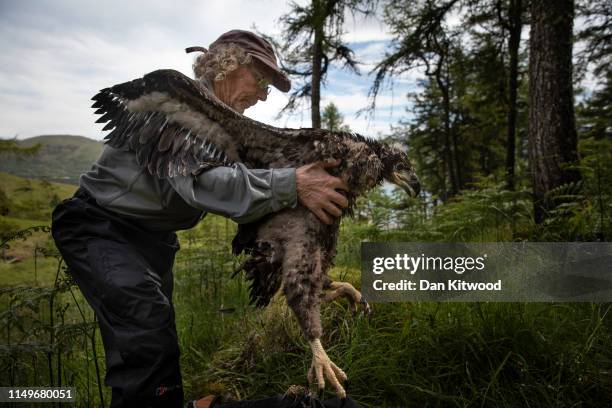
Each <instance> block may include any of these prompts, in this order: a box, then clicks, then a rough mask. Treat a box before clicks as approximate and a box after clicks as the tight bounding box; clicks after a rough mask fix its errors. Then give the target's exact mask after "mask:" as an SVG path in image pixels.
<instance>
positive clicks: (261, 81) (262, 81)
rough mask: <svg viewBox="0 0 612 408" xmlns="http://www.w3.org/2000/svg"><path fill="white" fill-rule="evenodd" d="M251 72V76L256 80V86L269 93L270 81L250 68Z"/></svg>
mask: <svg viewBox="0 0 612 408" xmlns="http://www.w3.org/2000/svg"><path fill="white" fill-rule="evenodd" d="M251 72H252V73H253V77H254V78H255V80H256V81H257V86H258V87H259V89H261V90H262V91H263V92H265V93H266V95H270V92H271V91H272V90H271V89H270V81H268V80H267V79H266V78H265V77H264V76H263V75H261V74H260V73H259V72H258V71H255V70H252V71H251Z"/></svg>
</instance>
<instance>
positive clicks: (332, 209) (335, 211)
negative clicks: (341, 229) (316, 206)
mask: <svg viewBox="0 0 612 408" xmlns="http://www.w3.org/2000/svg"><path fill="white" fill-rule="evenodd" d="M324 209H325V211H326V212H327V213H328V214H329V215H332V216H334V217H340V216H341V215H342V210H341V209H339V208H338V207H336V206H335V205H334V204H332V203H330V202H328V203H325V207H324Z"/></svg>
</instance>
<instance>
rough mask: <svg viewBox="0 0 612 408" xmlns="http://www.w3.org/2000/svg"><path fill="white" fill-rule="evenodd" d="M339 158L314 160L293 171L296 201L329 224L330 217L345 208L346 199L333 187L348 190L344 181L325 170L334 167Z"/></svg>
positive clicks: (338, 162)
mask: <svg viewBox="0 0 612 408" xmlns="http://www.w3.org/2000/svg"><path fill="white" fill-rule="evenodd" d="M339 164H340V160H335V161H332V162H316V163H312V164H307V165H306V166H302V167H299V168H298V169H297V170H296V171H295V185H296V189H297V197H298V201H299V202H300V203H301V204H302V205H303V206H304V207H306V208H308V209H309V210H310V211H312V212H313V213H314V214H315V215H316V216H317V217H318V218H319V219H320V220H321V221H322V222H324V223H325V224H328V225H329V224H331V223H332V222H333V219H332V217H340V216H341V215H342V210H341V209H340V208H338V206H340V207H341V208H346V207H347V206H348V200H347V199H346V197H344V196H343V195H342V194H340V193H338V192H337V191H336V190H335V189H341V190H345V191H348V187H347V185H346V183H344V181H342V180H341V179H339V178H338V177H334V176H331V175H329V173H328V172H327V171H326V170H325V169H327V168H330V167H336V166H338V165H339Z"/></svg>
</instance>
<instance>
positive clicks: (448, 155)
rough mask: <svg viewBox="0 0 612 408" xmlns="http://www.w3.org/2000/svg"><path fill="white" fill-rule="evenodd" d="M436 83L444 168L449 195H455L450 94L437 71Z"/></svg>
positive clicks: (446, 84) (456, 188) (456, 191)
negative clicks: (442, 128) (440, 94)
mask: <svg viewBox="0 0 612 408" xmlns="http://www.w3.org/2000/svg"><path fill="white" fill-rule="evenodd" d="M435 77H436V82H437V84H438V87H439V88H440V92H442V106H443V108H444V159H445V161H446V164H447V165H446V167H447V169H448V175H449V178H450V184H451V195H453V196H454V195H456V194H457V193H458V191H459V188H458V185H457V177H456V175H457V174H456V166H455V160H454V159H455V157H454V154H453V148H452V141H451V129H450V94H449V90H448V83H444V81H443V80H442V78H441V73H440V71H439V70H438V72H436V74H435Z"/></svg>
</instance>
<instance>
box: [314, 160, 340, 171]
mask: <svg viewBox="0 0 612 408" xmlns="http://www.w3.org/2000/svg"><path fill="white" fill-rule="evenodd" d="M341 162H342V161H341V160H340V159H331V160H325V161H321V162H319V163H320V166H321V167H323V168H324V169H329V168H331V167H337V166H338V165H340V163H341Z"/></svg>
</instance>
